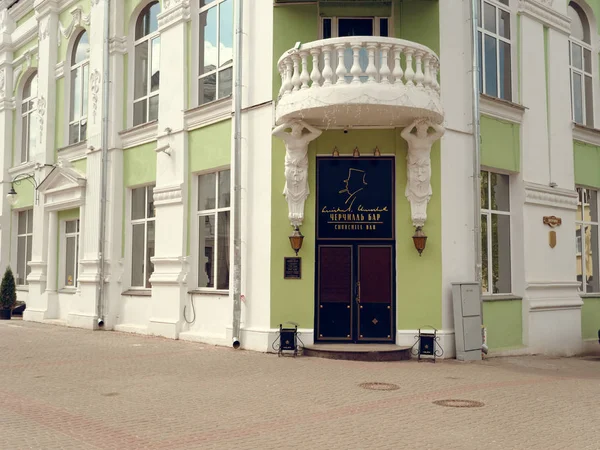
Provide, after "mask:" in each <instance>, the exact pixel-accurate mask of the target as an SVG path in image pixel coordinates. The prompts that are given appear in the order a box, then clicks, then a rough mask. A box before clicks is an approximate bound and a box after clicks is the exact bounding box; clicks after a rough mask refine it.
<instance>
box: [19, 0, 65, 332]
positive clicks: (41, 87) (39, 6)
mask: <svg viewBox="0 0 600 450" xmlns="http://www.w3.org/2000/svg"><path fill="white" fill-rule="evenodd" d="M58 3H59V2H58V1H57V0H36V1H35V3H34V9H35V17H36V19H37V22H38V98H37V110H38V111H37V112H38V121H39V131H38V132H39V136H38V138H39V141H38V145H37V146H36V147H35V153H32V155H31V156H30V160H31V161H35V162H37V163H38V164H40V165H42V166H40V167H39V168H38V169H37V170H35V177H36V180H37V183H40V182H41V180H43V179H44V178H45V177H46V176H47V175H48V174H49V173H50V171H51V170H52V168H51V167H45V166H43V165H44V164H53V163H54V162H55V161H54V142H55V141H54V134H55V114H54V111H55V106H56V75H55V67H56V62H57V55H58V33H56V32H55V30H57V29H58V13H59V4H58ZM34 196H37V194H34ZM41 197H42V198H40V199H39V202H35V203H34V207H33V239H32V252H31V262H30V263H29V266H30V267H31V273H30V274H29V276H28V277H27V282H28V283H29V296H28V301H27V303H28V305H27V306H28V307H27V310H28V311H29V312H28V313H25V316H24V318H25V319H27V320H43V319H49V318H54V317H55V316H54V314H55V312H56V310H57V309H56V305H55V303H56V296H55V295H54V294H50V295H49V294H48V293H47V292H46V282H47V269H48V267H47V264H48V263H50V264H56V258H51V259H48V252H47V249H48V239H50V240H56V235H49V230H48V225H47V220H48V214H47V213H46V212H45V210H44V199H43V196H41ZM30 303H31V305H32V307H31V308H29V304H30Z"/></svg>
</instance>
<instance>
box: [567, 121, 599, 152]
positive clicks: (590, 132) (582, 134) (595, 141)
mask: <svg viewBox="0 0 600 450" xmlns="http://www.w3.org/2000/svg"><path fill="white" fill-rule="evenodd" d="M573 140H575V141H578V142H583V143H584V144H590V145H596V146H599V147H600V130H598V129H596V128H590V127H585V126H583V125H579V124H576V123H573Z"/></svg>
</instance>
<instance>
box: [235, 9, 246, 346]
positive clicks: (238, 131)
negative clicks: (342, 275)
mask: <svg viewBox="0 0 600 450" xmlns="http://www.w3.org/2000/svg"><path fill="white" fill-rule="evenodd" d="M236 5H237V17H236V24H235V30H236V31H235V32H236V51H235V94H234V121H235V128H234V133H235V135H234V155H233V164H234V166H233V170H234V173H233V185H234V187H233V195H234V197H233V198H234V200H233V208H234V213H233V341H232V345H233V348H235V349H238V348H240V322H241V316H242V300H241V296H242V278H241V277H242V218H241V211H242V195H241V193H242V168H241V163H242V155H241V153H242V39H243V34H242V24H243V11H244V0H237V2H236Z"/></svg>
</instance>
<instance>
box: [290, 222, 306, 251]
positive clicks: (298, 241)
mask: <svg viewBox="0 0 600 450" xmlns="http://www.w3.org/2000/svg"><path fill="white" fill-rule="evenodd" d="M303 241H304V236H302V233H300V228H298V227H296V228H295V229H294V232H293V233H292V235H291V236H290V245H291V246H292V250H294V251H295V252H296V256H298V252H299V251H300V249H301V248H302V242H303Z"/></svg>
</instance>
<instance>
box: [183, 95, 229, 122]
mask: <svg viewBox="0 0 600 450" xmlns="http://www.w3.org/2000/svg"><path fill="white" fill-rule="evenodd" d="M231 108H232V99H231V96H229V97H225V98H221V99H219V100H215V101H212V102H210V103H205V104H204V105H200V106H196V107H195V108H192V109H188V110H187V111H185V113H184V121H185V129H186V130H193V129H195V128H200V127H203V126H206V125H211V124H213V123H216V122H220V121H222V120H225V119H229V118H231Z"/></svg>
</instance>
